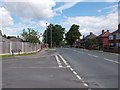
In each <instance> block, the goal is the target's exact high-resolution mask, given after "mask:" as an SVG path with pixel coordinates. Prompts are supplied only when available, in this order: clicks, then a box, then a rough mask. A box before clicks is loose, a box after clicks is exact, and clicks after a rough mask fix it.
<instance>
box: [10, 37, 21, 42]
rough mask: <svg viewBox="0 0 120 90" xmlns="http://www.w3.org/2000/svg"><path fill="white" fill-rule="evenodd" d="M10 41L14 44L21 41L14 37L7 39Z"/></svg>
mask: <svg viewBox="0 0 120 90" xmlns="http://www.w3.org/2000/svg"><path fill="white" fill-rule="evenodd" d="M9 40H10V41H14V42H21V41H22V40H21V39H20V38H16V37H11V38H9Z"/></svg>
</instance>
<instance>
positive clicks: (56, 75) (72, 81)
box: [2, 50, 89, 88]
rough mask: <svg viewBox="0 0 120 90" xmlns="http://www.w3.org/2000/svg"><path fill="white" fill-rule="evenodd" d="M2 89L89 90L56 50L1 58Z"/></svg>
mask: <svg viewBox="0 0 120 90" xmlns="http://www.w3.org/2000/svg"><path fill="white" fill-rule="evenodd" d="M2 79H3V82H2V87H3V88H89V86H88V84H87V83H86V82H84V80H83V79H82V78H81V76H80V75H79V74H78V73H77V72H76V71H75V70H74V68H73V67H72V66H71V65H70V63H69V62H68V61H67V60H65V59H64V58H63V56H61V55H60V54H59V53H58V52H57V51H56V50H43V51H41V52H39V53H37V54H35V55H30V56H16V57H9V58H3V61H2Z"/></svg>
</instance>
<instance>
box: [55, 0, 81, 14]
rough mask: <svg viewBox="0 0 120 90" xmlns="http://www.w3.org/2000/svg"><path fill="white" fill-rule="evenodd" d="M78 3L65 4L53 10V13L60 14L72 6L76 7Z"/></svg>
mask: <svg viewBox="0 0 120 90" xmlns="http://www.w3.org/2000/svg"><path fill="white" fill-rule="evenodd" d="M77 1H81V0H77ZM77 3H78V2H66V3H65V4H64V5H62V6H60V7H58V8H55V9H54V10H53V11H55V12H57V11H59V12H60V13H62V11H63V10H65V9H68V8H71V7H73V6H74V5H76V4H77Z"/></svg>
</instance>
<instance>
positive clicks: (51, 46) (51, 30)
mask: <svg viewBox="0 0 120 90" xmlns="http://www.w3.org/2000/svg"><path fill="white" fill-rule="evenodd" d="M50 28H51V48H52V24H51V27H50Z"/></svg>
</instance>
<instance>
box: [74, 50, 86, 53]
mask: <svg viewBox="0 0 120 90" xmlns="http://www.w3.org/2000/svg"><path fill="white" fill-rule="evenodd" d="M73 51H75V52H77V53H85V52H80V51H77V50H73Z"/></svg>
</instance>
